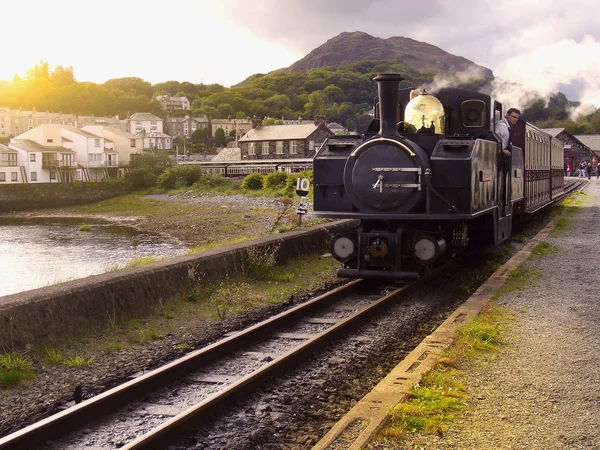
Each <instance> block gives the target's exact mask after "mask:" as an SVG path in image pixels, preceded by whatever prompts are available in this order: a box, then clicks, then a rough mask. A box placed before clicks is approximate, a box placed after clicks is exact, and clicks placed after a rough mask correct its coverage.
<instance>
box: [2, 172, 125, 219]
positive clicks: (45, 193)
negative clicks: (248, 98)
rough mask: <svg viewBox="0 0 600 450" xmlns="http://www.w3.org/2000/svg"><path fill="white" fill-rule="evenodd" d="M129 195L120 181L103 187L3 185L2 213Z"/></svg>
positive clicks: (90, 185) (95, 184)
mask: <svg viewBox="0 0 600 450" xmlns="http://www.w3.org/2000/svg"><path fill="white" fill-rule="evenodd" d="M127 192H128V188H127V185H126V184H125V183H123V182H122V181H120V180H114V182H110V181H107V182H101V183H82V182H75V183H19V184H0V213H3V212H9V211H28V210H33V209H43V208H57V207H64V206H72V205H81V204H84V203H92V202H97V201H100V200H104V199H105V198H110V197H115V196H117V195H123V194H125V193H127Z"/></svg>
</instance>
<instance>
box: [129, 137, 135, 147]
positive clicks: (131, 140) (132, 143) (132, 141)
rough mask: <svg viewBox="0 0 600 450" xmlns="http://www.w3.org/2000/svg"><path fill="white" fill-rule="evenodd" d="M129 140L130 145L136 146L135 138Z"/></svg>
mask: <svg viewBox="0 0 600 450" xmlns="http://www.w3.org/2000/svg"><path fill="white" fill-rule="evenodd" d="M129 141H130V142H129V146H130V147H135V139H130V140H129Z"/></svg>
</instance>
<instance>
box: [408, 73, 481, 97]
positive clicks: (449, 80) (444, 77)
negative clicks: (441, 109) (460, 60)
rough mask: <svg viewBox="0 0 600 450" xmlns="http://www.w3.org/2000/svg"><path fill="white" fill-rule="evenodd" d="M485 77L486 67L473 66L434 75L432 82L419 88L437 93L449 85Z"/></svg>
mask: <svg viewBox="0 0 600 450" xmlns="http://www.w3.org/2000/svg"><path fill="white" fill-rule="evenodd" d="M484 77H485V69H484V68H482V67H471V68H469V69H467V70H463V71H460V72H456V73H454V74H448V73H438V74H437V75H435V77H433V80H432V81H431V84H429V85H423V86H421V87H419V90H421V89H426V90H427V92H428V93H429V94H432V95H435V93H436V92H439V91H440V90H442V89H445V88H447V87H457V86H464V85H467V84H469V83H472V82H474V81H480V80H482V79H483V78H484Z"/></svg>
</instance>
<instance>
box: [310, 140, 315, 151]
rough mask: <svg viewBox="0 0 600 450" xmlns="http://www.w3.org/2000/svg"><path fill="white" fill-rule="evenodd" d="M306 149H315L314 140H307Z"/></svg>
mask: <svg viewBox="0 0 600 450" xmlns="http://www.w3.org/2000/svg"><path fill="white" fill-rule="evenodd" d="M308 149H309V150H310V151H311V152H312V151H314V149H315V141H313V140H310V141H308Z"/></svg>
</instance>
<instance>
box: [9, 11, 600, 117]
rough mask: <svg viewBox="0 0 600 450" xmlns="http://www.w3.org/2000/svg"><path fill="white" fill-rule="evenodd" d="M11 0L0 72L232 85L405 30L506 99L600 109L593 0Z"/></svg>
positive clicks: (598, 20)
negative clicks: (563, 101) (44, 67)
mask: <svg viewBox="0 0 600 450" xmlns="http://www.w3.org/2000/svg"><path fill="white" fill-rule="evenodd" d="M5 3H6V4H4V2H3V5H2V15H3V18H4V20H3V21H2V22H3V23H2V35H3V36H4V37H5V39H4V40H3V42H4V45H2V50H1V51H0V54H1V55H2V57H1V59H0V80H12V79H13V76H14V75H15V74H18V75H20V76H22V75H24V73H25V71H26V70H27V69H29V68H31V67H33V66H34V65H35V64H36V63H38V62H39V61H40V60H43V61H47V62H48V63H49V64H50V66H51V67H52V68H54V67H56V66H58V65H62V66H63V67H69V66H72V67H73V69H74V73H75V78H76V79H77V81H92V82H95V83H103V82H105V81H106V80H108V79H111V78H121V77H139V78H142V79H144V80H146V81H149V82H150V83H153V84H155V83H159V82H162V81H168V80H177V81H189V82H192V83H206V84H210V83H219V84H222V85H224V86H231V85H234V84H237V83H239V82H241V81H243V80H244V79H246V78H247V77H248V76H250V75H253V74H256V73H268V72H270V71H272V70H276V69H280V68H284V67H288V66H289V65H291V64H292V63H294V62H295V61H297V60H299V59H301V58H303V57H304V56H306V55H307V54H308V53H309V52H310V51H311V50H313V49H314V48H316V47H318V46H319V45H322V44H323V43H325V42H326V41H327V40H328V39H331V38H333V37H335V36H336V35H338V34H339V33H341V32H344V31H347V32H352V31H362V32H365V33H368V34H370V35H372V36H376V37H380V38H384V39H385V38H389V37H392V36H405V37H410V38H412V39H415V40H418V41H423V42H427V43H429V44H432V45H435V46H438V47H440V48H441V49H443V50H445V51H447V52H449V53H452V54H454V55H457V56H463V57H465V58H467V59H469V60H471V61H473V62H475V63H477V64H479V65H482V66H485V67H488V68H489V69H491V70H492V71H493V72H494V75H495V76H496V77H498V78H499V79H500V80H499V86H498V88H499V90H500V89H501V90H502V93H501V95H503V96H505V101H509V102H512V103H515V104H518V103H519V102H523V97H522V92H521V91H520V89H521V87H527V88H530V89H534V90H535V91H536V92H537V93H538V94H539V95H542V96H548V95H550V94H551V93H552V92H557V91H558V90H560V91H561V92H563V93H565V94H566V95H567V97H568V98H569V99H570V100H579V101H582V102H583V103H590V104H593V105H594V106H595V107H600V13H599V12H598V9H597V7H596V5H595V2H592V1H591V0H571V1H570V2H568V3H563V4H557V3H552V2H548V1H541V0H518V1H517V0H510V1H508V0H495V1H489V0H478V1H471V0H420V1H410V2H409V1H405V0H372V1H369V0H327V1H323V0H319V1H317V0H255V1H252V2H249V1H248V0H177V1H175V2H173V3H170V2H163V1H161V2H159V1H157V0H144V1H141V0H119V1H117V0H103V1H102V2H92V1H89V0H53V1H48V0H42V1H40V0H30V1H29V2H27V3H22V2H14V1H13V2H5ZM25 5H26V6H25ZM25 8H27V10H25ZM8 18H10V19H8ZM7 19H8V20H7ZM7 36H10V37H11V38H10V39H7V38H6V37H7Z"/></svg>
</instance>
